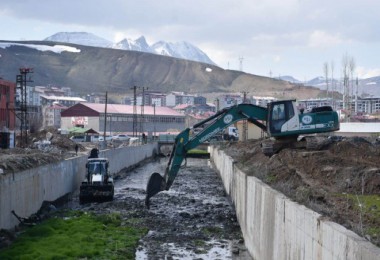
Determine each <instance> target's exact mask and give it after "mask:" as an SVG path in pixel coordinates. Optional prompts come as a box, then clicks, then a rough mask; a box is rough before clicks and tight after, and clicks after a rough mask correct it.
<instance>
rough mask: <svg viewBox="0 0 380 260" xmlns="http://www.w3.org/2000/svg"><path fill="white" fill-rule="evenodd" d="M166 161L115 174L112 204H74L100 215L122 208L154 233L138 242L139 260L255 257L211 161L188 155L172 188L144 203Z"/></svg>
mask: <svg viewBox="0 0 380 260" xmlns="http://www.w3.org/2000/svg"><path fill="white" fill-rule="evenodd" d="M166 162H167V159H166V158H161V159H159V160H157V161H154V162H149V163H146V164H145V165H143V166H141V167H139V168H136V169H134V170H131V171H128V172H120V173H119V174H117V175H116V176H115V199H114V201H112V202H106V203H92V204H86V205H79V204H78V203H77V201H76V200H77V199H76V196H74V198H73V202H72V208H74V209H80V210H84V211H90V212H95V213H99V214H101V213H112V212H118V213H120V214H121V215H122V217H123V218H124V219H125V220H126V221H127V220H130V219H136V220H137V222H138V225H141V226H144V227H148V229H149V232H148V233H147V235H146V236H144V237H143V238H142V239H140V241H139V245H138V248H137V250H136V259H251V258H250V256H249V253H248V251H247V249H246V248H245V246H244V240H243V238H242V233H241V231H240V227H239V223H238V222H237V219H236V215H235V212H234V209H233V207H232V205H231V203H230V201H229V198H228V197H227V195H226V193H225V191H224V188H223V184H222V182H221V180H220V179H219V177H218V175H217V173H216V172H215V170H213V169H212V168H210V167H209V162H208V160H205V159H189V160H188V161H187V167H186V168H183V169H181V170H180V172H179V174H178V176H177V178H176V180H175V182H174V184H173V186H172V187H171V189H170V191H165V192H161V193H159V194H157V195H156V196H154V197H153V198H151V205H150V209H147V208H146V207H145V189H146V184H147V182H148V179H149V177H150V175H151V173H152V172H159V173H161V174H162V173H163V172H164V168H165V165H166Z"/></svg>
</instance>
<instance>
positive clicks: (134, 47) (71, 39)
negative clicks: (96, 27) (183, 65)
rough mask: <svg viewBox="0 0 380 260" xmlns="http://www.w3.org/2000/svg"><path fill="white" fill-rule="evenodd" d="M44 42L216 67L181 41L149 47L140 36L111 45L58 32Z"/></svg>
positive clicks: (83, 34)
mask: <svg viewBox="0 0 380 260" xmlns="http://www.w3.org/2000/svg"><path fill="white" fill-rule="evenodd" d="M44 41H55V42H66V43H74V44H80V45H86V46H93V47H104V48H114V49H121V50H131V51H141V52H149V53H155V54H160V55H166V56H170V57H175V58H181V59H187V60H192V61H198V62H204V63H208V64H213V65H216V64H215V63H214V62H213V61H212V60H211V59H210V58H209V57H208V56H207V55H206V54H205V53H204V52H203V51H202V50H200V49H199V48H197V47H195V46H194V45H192V44H190V43H188V42H183V41H182V42H176V43H170V42H165V41H159V42H157V43H154V44H153V45H149V44H148V43H147V41H146V39H145V37H144V36H141V37H139V38H138V39H136V40H132V39H124V40H122V41H120V42H118V43H112V42H111V41H108V40H106V39H103V38H101V37H98V36H96V35H94V34H92V33H86V32H59V33H56V34H54V35H52V36H50V37H48V38H46V39H45V40H44Z"/></svg>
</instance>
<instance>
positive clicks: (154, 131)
mask: <svg viewBox="0 0 380 260" xmlns="http://www.w3.org/2000/svg"><path fill="white" fill-rule="evenodd" d="M153 133H154V136H153V140H155V139H156V103H153Z"/></svg>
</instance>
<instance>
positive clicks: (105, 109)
mask: <svg viewBox="0 0 380 260" xmlns="http://www.w3.org/2000/svg"><path fill="white" fill-rule="evenodd" d="M107 104H108V93H107V91H106V102H105V105H104V129H103V130H104V131H103V147H102V149H105V148H106V143H107V141H106V134H107Z"/></svg>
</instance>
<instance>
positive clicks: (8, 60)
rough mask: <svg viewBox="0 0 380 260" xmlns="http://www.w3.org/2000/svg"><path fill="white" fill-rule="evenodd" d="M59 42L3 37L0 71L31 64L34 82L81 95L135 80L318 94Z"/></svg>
mask: <svg viewBox="0 0 380 260" xmlns="http://www.w3.org/2000/svg"><path fill="white" fill-rule="evenodd" d="M57 45H58V46H62V43H55V42H46V41H39V42H38V41H18V42H17V41H13V42H10V41H0V77H3V78H4V79H8V80H14V79H15V78H16V75H17V74H18V73H19V68H20V67H32V68H34V73H33V74H32V75H31V77H32V79H33V81H34V83H33V85H42V86H47V85H53V86H54V85H55V86H61V87H70V88H71V89H72V90H73V92H77V93H79V94H81V95H86V93H87V94H88V93H93V92H103V93H104V92H105V91H109V92H116V93H132V89H131V88H132V87H133V86H143V87H148V88H149V90H150V91H159V92H163V93H168V92H170V91H184V92H188V93H198V94H209V93H215V92H224V93H236V92H247V93H250V95H257V96H273V97H277V98H280V99H290V98H291V99H293V98H296V99H298V98H309V97H317V96H318V95H320V93H321V91H320V90H319V89H316V88H312V87H305V86H300V85H295V84H292V83H289V82H286V81H282V80H278V79H272V78H268V77H263V76H258V75H252V74H248V73H245V72H241V71H234V70H225V69H222V68H220V67H218V66H215V65H210V64H206V63H200V62H195V61H189V60H184V59H179V58H173V57H168V56H164V55H157V54H152V53H146V52H137V51H127V50H118V49H109V48H99V47H90V46H83V45H77V44H69V43H66V44H65V45H66V46H67V47H70V48H68V51H60V52H54V51H52V48H54V47H55V46H57ZM36 46H37V47H39V49H38V48H37V47H36ZM47 47H49V50H48V48H47ZM70 50H71V51H70Z"/></svg>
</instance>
